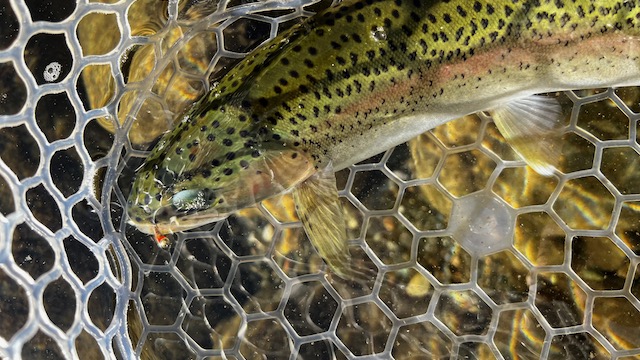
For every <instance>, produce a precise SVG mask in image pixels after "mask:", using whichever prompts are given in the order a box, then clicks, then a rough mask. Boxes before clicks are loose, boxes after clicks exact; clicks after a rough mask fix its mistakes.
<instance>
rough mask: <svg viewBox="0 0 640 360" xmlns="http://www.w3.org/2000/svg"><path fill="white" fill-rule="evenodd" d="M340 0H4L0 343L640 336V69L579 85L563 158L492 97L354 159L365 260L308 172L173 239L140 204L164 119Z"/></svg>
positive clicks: (366, 343)
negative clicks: (481, 108)
mask: <svg viewBox="0 0 640 360" xmlns="http://www.w3.org/2000/svg"><path fill="white" fill-rule="evenodd" d="M330 5H331V2H330V1H317V0H291V1H282V0H280V1H260V2H251V1H235V0H221V1H218V2H216V1H177V0H169V1H164V2H159V1H157V0H136V1H134V0H121V1H117V0H113V1H110V0H101V1H81V2H78V3H77V4H76V3H75V2H73V1H59V2H55V5H53V3H52V2H47V1H36V0H5V1H0V19H1V21H2V23H3V26H2V28H1V29H0V34H1V35H2V36H0V73H1V74H2V76H1V77H0V79H2V80H0V288H1V295H0V300H2V301H0V356H1V357H3V358H5V357H7V358H20V357H22V358H82V359H94V358H96V359H99V358H113V357H116V358H132V357H136V356H139V357H142V358H151V359H154V358H160V359H162V358H170V359H188V358H204V357H212V358H228V359H233V358H236V359H242V358H246V359H254V358H256V359H257V358H261V359H263V358H268V359H280V358H290V359H294V358H301V359H307V358H315V359H329V358H339V359H343V358H354V357H369V358H371V357H383V358H389V357H393V358H396V359H405V358H427V359H434V358H479V359H485V358H486V359H490V358H519V359H537V358H557V359H586V358H602V359H604V358H616V359H631V358H640V331H638V328H639V327H640V300H639V299H640V268H639V267H638V264H639V263H640V177H639V176H638V175H637V174H638V172H639V171H640V155H639V153H640V145H639V144H638V142H639V139H640V137H639V135H638V128H639V126H640V125H639V123H638V118H639V116H638V113H639V112H640V107H639V106H638V103H639V101H640V91H639V90H638V89H636V88H626V89H617V90H614V89H607V90H593V91H576V92H567V93H564V94H557V96H558V98H559V101H560V102H561V104H563V107H564V109H565V113H566V115H567V116H566V133H565V135H564V140H565V141H564V148H563V151H562V154H563V156H562V159H561V163H560V167H559V170H560V172H559V173H557V174H556V175H554V176H553V177H548V178H546V177H542V176H539V175H537V174H536V173H535V172H533V171H531V170H530V169H529V168H527V167H526V166H525V165H524V163H523V162H522V161H521V160H520V159H519V158H518V156H517V155H516V154H515V153H513V151H512V150H511V149H510V148H509V147H508V146H507V145H506V144H505V142H504V139H502V137H501V136H500V135H499V133H498V132H497V129H496V128H495V126H494V125H493V123H492V122H491V121H490V119H486V118H484V117H482V116H475V115H474V116H467V117H465V118H463V119H459V120H456V121H452V122H450V123H448V124H445V125H443V126H441V127H438V128H436V129H434V130H432V131H430V132H428V133H425V134H423V135H421V136H420V137H418V138H416V139H414V140H412V141H410V142H409V143H407V144H403V145H400V146H397V147H396V148H394V149H390V150H388V151H386V152H385V153H383V154H381V155H379V156H377V157H374V158H372V159H369V160H367V161H364V162H362V163H359V164H356V165H353V166H351V167H350V168H348V169H345V170H343V171H341V172H339V173H338V174H337V176H338V185H339V188H340V189H341V191H340V194H341V196H342V199H343V202H344V205H345V206H344V208H345V218H346V221H347V225H348V232H349V237H350V239H351V243H350V249H351V253H352V255H353V263H354V266H355V267H356V268H358V269H359V270H360V271H361V274H362V275H361V276H360V277H359V278H356V279H351V280H342V279H339V278H336V277H333V276H327V275H326V272H325V271H324V270H325V266H324V265H323V262H322V260H321V259H320V258H319V257H318V255H317V254H316V253H315V251H314V250H313V248H312V247H311V245H310V244H309V242H308V240H307V239H306V236H305V234H304V231H302V228H301V225H300V223H299V222H298V219H297V218H296V216H295V212H294V211H293V205H292V200H291V198H290V197H288V195H285V196H283V197H280V198H277V199H273V200H270V201H266V202H263V203H262V204H259V205H258V206H257V207H255V208H251V209H245V210H242V211H239V212H238V213H237V214H236V215H233V216H232V217H230V218H228V219H227V220H224V221H220V222H218V223H215V224H212V225H210V226H205V227H203V228H200V229H197V230H194V231H189V232H184V233H179V234H176V235H172V236H171V239H170V240H171V246H170V247H169V248H167V249H160V248H158V247H157V246H156V245H155V243H154V240H153V239H152V238H151V237H149V236H147V235H144V234H141V233H140V232H138V231H137V230H135V229H134V228H132V227H131V226H130V225H128V224H127V222H126V218H124V214H123V207H122V204H124V203H125V199H126V196H127V194H128V192H129V187H130V184H131V182H132V177H133V176H134V170H135V169H136V168H137V166H139V165H140V163H141V161H142V159H143V158H144V157H145V156H146V155H147V152H146V151H145V150H146V149H147V148H148V142H150V141H152V140H153V138H155V137H157V135H159V134H161V133H162V132H163V131H165V130H166V129H167V128H168V127H170V126H171V125H170V124H171V121H172V119H173V118H174V117H175V116H176V114H180V113H181V112H182V111H183V110H184V109H185V108H186V107H187V106H188V105H189V104H190V103H192V102H193V101H194V100H195V99H196V98H197V97H198V96H199V95H200V94H202V92H204V91H205V90H206V89H208V86H209V85H208V84H209V83H210V82H215V81H216V79H218V78H219V77H220V76H221V75H223V74H224V73H225V72H226V70H228V69H229V68H230V67H232V66H233V65H234V64H235V63H236V62H237V61H238V60H239V59H241V58H242V57H243V56H245V55H246V54H247V53H248V52H250V51H251V50H252V49H254V48H256V47H257V46H259V45H260V44H261V43H263V42H264V41H266V40H268V39H269V38H271V37H273V36H275V35H276V34H277V33H278V32H279V31H281V30H282V29H284V28H286V27H288V26H290V25H292V24H294V23H296V22H297V21H299V20H300V19H301V18H304V17H307V16H311V15H312V14H313V13H314V12H316V11H318V10H319V9H322V8H324V7H327V6H330ZM145 144H146V145H145Z"/></svg>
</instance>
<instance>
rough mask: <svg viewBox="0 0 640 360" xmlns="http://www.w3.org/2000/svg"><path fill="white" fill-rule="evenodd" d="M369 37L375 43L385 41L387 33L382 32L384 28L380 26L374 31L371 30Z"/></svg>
mask: <svg viewBox="0 0 640 360" xmlns="http://www.w3.org/2000/svg"><path fill="white" fill-rule="evenodd" d="M371 36H373V38H374V39H375V40H376V41H384V40H387V32H386V31H384V28H383V27H382V26H378V27H376V28H375V29H374V30H372V31H371Z"/></svg>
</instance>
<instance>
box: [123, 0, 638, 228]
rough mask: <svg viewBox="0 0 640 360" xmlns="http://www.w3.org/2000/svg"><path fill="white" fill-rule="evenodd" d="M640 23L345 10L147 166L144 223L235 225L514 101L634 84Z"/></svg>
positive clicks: (192, 119) (556, 5) (456, 11)
mask: <svg viewBox="0 0 640 360" xmlns="http://www.w3.org/2000/svg"><path fill="white" fill-rule="evenodd" d="M639 17H640V7H637V6H636V2H634V1H617V2H616V1H559V0H557V1H524V2H522V1H518V0H512V1H479V0H478V1H462V0H461V1H438V2H435V1H417V0H416V1H401V0H395V1H374V0H368V1H364V0H358V1H345V2H343V3H341V4H340V5H339V6H337V7H334V8H330V9H328V10H326V11H324V12H321V13H319V14H318V15H317V16H315V17H312V18H310V19H308V20H307V21H306V22H304V23H301V24H299V25H298V26H294V27H292V28H291V29H289V30H288V31H286V32H284V33H283V34H281V35H280V36H278V37H277V38H275V39H274V40H272V41H271V42H270V44H269V45H266V46H264V47H262V48H260V49H258V50H257V51H256V52H254V53H253V54H252V55H250V56H248V57H247V58H246V59H245V60H243V61H242V62H241V63H240V64H239V65H238V66H236V67H235V68H234V69H232V70H231V71H230V72H229V73H228V74H227V76H225V77H224V78H223V79H222V80H221V81H220V83H219V84H217V86H215V87H214V88H213V90H212V91H211V92H210V93H208V94H207V95H205V96H204V97H203V98H202V99H201V100H200V101H199V102H198V103H196V104H195V105H194V106H193V107H192V108H191V110H190V111H189V112H187V114H186V115H185V116H184V118H183V120H182V122H181V123H180V124H179V125H178V126H177V127H176V128H175V129H174V130H173V131H172V132H170V133H169V134H167V135H166V136H165V137H164V138H162V139H161V140H160V142H159V143H158V144H157V145H156V147H155V148H154V150H153V152H152V154H151V155H150V156H149V158H148V159H147V161H146V163H145V165H144V166H143V168H142V170H141V171H140V173H139V177H138V179H137V180H136V182H135V184H134V186H133V192H132V195H131V197H130V204H129V207H130V216H131V218H132V219H133V220H134V221H135V222H136V223H138V224H139V225H145V224H148V223H149V220H152V219H151V218H153V221H155V222H157V223H162V222H166V221H168V220H169V219H170V218H171V217H172V216H178V217H179V216H181V215H186V214H187V213H188V214H193V213H194V212H198V211H202V210H207V211H213V210H212V209H213V208H216V209H215V211H214V214H217V215H225V214H228V213H229V212H230V211H233V210H235V209H238V208H242V207H245V206H248V205H251V204H253V203H255V202H256V201H259V200H262V199H264V198H267V197H269V196H272V195H275V193H277V192H281V191H283V190H286V189H288V188H290V187H292V186H295V185H296V184H297V183H299V182H301V181H304V180H305V178H306V177H308V176H309V175H311V174H312V173H313V172H314V171H315V170H317V169H322V168H324V167H325V166H328V165H330V164H332V165H333V166H334V167H337V168H342V167H344V166H346V165H348V164H349V163H353V162H356V161H359V160H362V159H364V158H366V157H367V156H370V155H373V154H375V153H377V152H380V151H382V150H384V149H385V148H388V147H390V146H392V145H395V144H398V143H400V142H403V141H406V140H408V139H410V138H411V137H413V136H416V135H417V134H420V133H421V132H423V131H425V130H427V129H429V128H431V127H433V126H435V125H437V124H439V123H443V122H445V121H447V120H450V119H453V118H456V117H459V116H462V115H465V114H468V113H472V112H476V111H479V110H484V109H487V108H488V107H490V106H495V105H497V104H500V102H501V101H504V100H505V99H506V100H509V99H510V98H512V97H513V96H515V95H514V94H517V95H518V96H520V97H522V96H526V95H530V94H534V93H540V92H546V91H557V90H565V89H572V88H584V87H594V86H611V85H623V84H629V83H634V80H637V78H638V77H640V71H639V70H638V69H637V66H636V62H637V58H638V54H639V51H638V50H637V48H636V47H635V46H634V44H633V43H632V41H630V40H631V39H633V38H634V37H636V36H638V28H637V26H638V23H639V21H640V20H639ZM605 50H606V51H607V54H608V56H607V57H606V58H605V57H604V56H601V54H603V53H604V51H605ZM635 82H637V81H635ZM434 114H435V115H434ZM418 116H425V117H426V118H427V121H425V122H422V123H421V122H419V121H417V120H416V119H417V118H418ZM407 119H408V120H410V122H409V123H407V122H406V121H405V122H404V123H403V122H402V121H400V120H407ZM407 124H415V126H414V125H410V126H409V125H407ZM409 128H410V129H409ZM284 167H286V168H284ZM247 178H248V179H247ZM256 178H257V180H256ZM256 184H258V185H256ZM194 189H195V190H196V192H194V193H193V194H192V195H193V196H186V195H189V194H185V193H182V196H181V199H193V200H194V201H193V202H192V203H191V205H187V206H176V204H175V201H173V202H172V200H171V199H172V197H173V196H174V194H177V193H179V192H180V191H183V190H194ZM247 189H253V191H248V190H247ZM198 190H201V191H200V192H198ZM204 192H206V195H207V196H206V198H203V196H202V193H204ZM239 192H245V193H247V192H248V193H249V194H248V195H239ZM195 200H197V201H195ZM203 216H205V214H204V213H203ZM147 231H149V229H147Z"/></svg>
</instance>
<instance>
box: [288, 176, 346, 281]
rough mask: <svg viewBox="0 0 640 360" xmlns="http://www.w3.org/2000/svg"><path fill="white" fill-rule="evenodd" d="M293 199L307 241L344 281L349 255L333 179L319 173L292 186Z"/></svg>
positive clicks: (333, 177) (341, 213) (344, 227)
mask: <svg viewBox="0 0 640 360" xmlns="http://www.w3.org/2000/svg"><path fill="white" fill-rule="evenodd" d="M293 196H294V200H295V203H296V210H297V212H298V217H299V218H300V220H301V221H302V225H303V226H304V230H305V231H306V233H307V236H308V237H309V240H310V241H311V243H312V244H313V245H314V247H315V248H316V250H317V251H318V253H319V254H320V256H321V257H322V258H323V259H324V261H325V262H326V263H327V264H328V265H329V267H330V268H331V270H332V271H333V272H334V273H336V274H337V275H338V276H340V277H341V278H346V276H347V274H348V273H349V267H350V254H349V248H348V244H347V231H346V226H345V222H344V215H343V212H342V205H341V203H340V199H339V198H338V189H337V188H336V178H335V175H333V172H332V171H330V170H328V169H327V170H324V171H320V172H318V173H316V174H314V175H313V176H311V177H310V178H308V179H307V180H306V181H304V182H303V183H302V184H300V185H298V186H296V187H295V188H294V190H293Z"/></svg>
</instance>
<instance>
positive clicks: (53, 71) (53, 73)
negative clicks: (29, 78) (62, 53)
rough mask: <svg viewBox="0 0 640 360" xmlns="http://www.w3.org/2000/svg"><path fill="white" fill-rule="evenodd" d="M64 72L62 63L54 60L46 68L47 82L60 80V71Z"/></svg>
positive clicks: (45, 76) (45, 77)
mask: <svg viewBox="0 0 640 360" xmlns="http://www.w3.org/2000/svg"><path fill="white" fill-rule="evenodd" d="M61 72H62V65H60V63H59V62H56V61H54V62H52V63H50V64H49V65H47V66H46V67H45V68H44V73H43V74H42V75H43V76H44V80H45V81H47V82H52V81H56V80H58V77H60V73H61Z"/></svg>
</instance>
